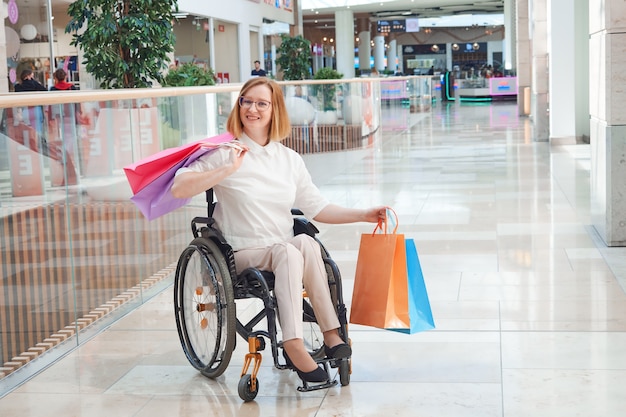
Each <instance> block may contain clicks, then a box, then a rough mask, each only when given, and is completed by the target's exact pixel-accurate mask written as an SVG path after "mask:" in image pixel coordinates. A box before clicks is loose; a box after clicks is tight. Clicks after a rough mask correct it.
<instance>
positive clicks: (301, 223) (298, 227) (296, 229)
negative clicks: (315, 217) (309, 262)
mask: <svg viewBox="0 0 626 417" xmlns="http://www.w3.org/2000/svg"><path fill="white" fill-rule="evenodd" d="M319 232H320V231H319V230H318V229H317V227H315V225H314V224H313V223H311V222H310V221H309V220H308V219H307V218H305V217H296V218H294V219H293V234H294V235H299V234H302V233H306V234H307V235H309V236H311V237H315V235H316V234H318V233H319Z"/></svg>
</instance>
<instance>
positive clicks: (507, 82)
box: [457, 77, 517, 101]
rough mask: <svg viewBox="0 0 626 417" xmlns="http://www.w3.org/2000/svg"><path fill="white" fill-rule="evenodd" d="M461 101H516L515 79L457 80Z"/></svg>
mask: <svg viewBox="0 0 626 417" xmlns="http://www.w3.org/2000/svg"><path fill="white" fill-rule="evenodd" d="M457 83H458V84H459V89H458V90H457V95H458V97H459V99H460V100H461V101H464V100H465V101H470V100H486V101H491V100H516V99H517V77H494V78H470V79H461V80H457Z"/></svg>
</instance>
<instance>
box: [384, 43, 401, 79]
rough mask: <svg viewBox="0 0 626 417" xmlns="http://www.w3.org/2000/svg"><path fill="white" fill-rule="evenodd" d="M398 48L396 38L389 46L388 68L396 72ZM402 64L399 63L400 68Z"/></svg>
mask: <svg viewBox="0 0 626 417" xmlns="http://www.w3.org/2000/svg"><path fill="white" fill-rule="evenodd" d="M397 49H398V45H397V42H396V40H395V39H394V40H392V41H390V42H389V48H387V70H389V71H391V72H393V73H395V72H396V59H397V58H398V55H397ZM399 67H400V66H399V65H398V68H399Z"/></svg>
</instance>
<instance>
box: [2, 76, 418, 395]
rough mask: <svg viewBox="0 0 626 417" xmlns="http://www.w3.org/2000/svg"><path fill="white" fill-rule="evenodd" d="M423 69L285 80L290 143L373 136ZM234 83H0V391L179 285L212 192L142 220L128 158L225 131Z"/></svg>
mask: <svg viewBox="0 0 626 417" xmlns="http://www.w3.org/2000/svg"><path fill="white" fill-rule="evenodd" d="M421 78H423V77H403V78H397V79H393V80H391V79H390V81H393V82H394V84H393V88H394V89H395V88H396V87H398V86H399V88H400V89H401V90H402V91H400V92H399V94H396V96H394V97H389V96H388V94H387V92H386V90H385V88H386V87H385V82H381V81H383V80H377V79H357V80H345V81H344V80H341V82H340V83H330V82H323V81H317V82H316V81H310V82H307V83H306V84H295V83H283V88H284V91H285V94H286V97H287V101H288V106H289V112H290V118H291V120H292V125H293V127H292V134H291V136H290V137H289V138H287V139H285V142H284V143H285V145H287V146H290V147H292V148H293V149H295V150H296V151H298V152H300V153H302V154H306V153H319V152H331V151H345V150H350V149H359V148H363V147H367V146H370V145H371V144H372V143H374V141H375V140H376V135H377V134H378V133H379V132H380V129H381V101H385V102H392V103H395V104H394V105H398V106H404V108H406V109H409V107H410V106H413V107H412V108H411V109H410V110H411V111H423V110H428V108H429V106H430V83H429V82H424V80H422V79H421ZM390 85H391V84H390ZM427 86H428V88H427ZM240 87H241V86H240V85H219V86H214V87H189V88H177V89H174V88H161V89H146V90H114V91H100V90H98V91H72V92H47V93H23V94H9V95H4V96H0V112H1V121H2V123H1V125H0V395H2V394H3V393H5V392H7V391H8V390H10V389H12V388H13V387H15V386H16V385H17V384H18V383H20V382H21V381H23V380H24V379H26V378H27V377H28V376H29V374H31V373H32V372H34V371H33V370H32V369H37V368H41V367H42V366H46V364H49V363H51V362H52V361H54V359H55V358H57V357H59V355H61V354H62V353H63V352H67V351H68V350H70V349H73V348H75V347H76V346H78V345H79V344H80V343H82V342H83V341H84V340H86V339H88V338H89V337H91V336H92V335H93V334H95V332H97V331H98V330H99V329H101V328H102V327H103V326H105V325H107V324H109V323H111V322H112V321H113V320H115V319H116V318H117V317H119V316H120V314H123V313H125V312H127V311H128V310H130V309H133V308H136V307H137V306H138V305H141V304H142V303H143V302H145V301H146V300H147V299H148V298H150V297H152V296H153V295H155V294H157V293H158V292H159V291H161V290H162V289H163V288H165V287H166V286H168V285H170V284H171V282H172V277H173V272H174V269H175V264H176V261H177V259H178V256H179V254H180V252H181V250H182V248H184V246H185V245H186V244H187V243H188V241H189V238H190V234H189V230H188V229H189V221H190V219H191V218H193V217H194V216H197V215H203V214H204V213H205V212H204V210H205V207H206V203H205V202H204V201H203V200H202V196H199V197H198V199H197V200H196V199H194V200H192V202H191V203H190V204H189V205H187V206H185V207H183V208H180V209H178V210H176V211H174V212H172V213H170V214H168V215H166V216H163V217H161V218H159V219H156V220H153V221H148V220H146V219H145V218H143V216H142V215H141V214H140V212H139V211H138V210H137V209H136V208H135V206H134V205H133V204H132V203H131V202H130V201H129V198H130V197H131V195H132V193H131V190H130V187H129V186H128V184H127V182H126V179H125V176H124V174H123V167H124V166H126V165H128V164H130V163H132V162H134V161H137V160H139V159H141V158H143V157H146V156H148V155H151V154H153V153H156V152H158V151H159V150H162V149H165V148H169V147H173V146H178V145H181V144H185V143H188V142H190V141H194V140H197V139H201V138H204V137H208V136H214V135H217V134H220V133H223V132H224V129H225V122H226V119H227V117H228V114H229V112H230V110H231V108H232V107H233V104H234V103H235V101H236V99H237V95H238V91H239V88H240ZM298 87H299V88H298ZM329 89H330V90H332V91H331V94H329V91H328V90H329ZM395 92H396V90H394V94H395ZM385 94H387V96H385ZM328 100H330V101H331V102H330V103H329V102H328ZM27 364H29V366H25V365H27ZM31 366H32V368H31Z"/></svg>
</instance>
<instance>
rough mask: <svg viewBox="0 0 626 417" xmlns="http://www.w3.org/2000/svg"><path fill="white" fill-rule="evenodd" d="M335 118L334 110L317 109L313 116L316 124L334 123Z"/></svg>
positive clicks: (335, 121)
mask: <svg viewBox="0 0 626 417" xmlns="http://www.w3.org/2000/svg"><path fill="white" fill-rule="evenodd" d="M337 119H338V117H337V111H336V110H325V111H318V112H317V115H316V116H315V121H316V122H317V124H318V125H336V124H337Z"/></svg>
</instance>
